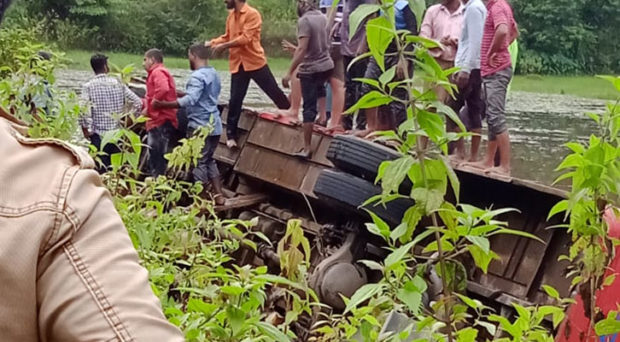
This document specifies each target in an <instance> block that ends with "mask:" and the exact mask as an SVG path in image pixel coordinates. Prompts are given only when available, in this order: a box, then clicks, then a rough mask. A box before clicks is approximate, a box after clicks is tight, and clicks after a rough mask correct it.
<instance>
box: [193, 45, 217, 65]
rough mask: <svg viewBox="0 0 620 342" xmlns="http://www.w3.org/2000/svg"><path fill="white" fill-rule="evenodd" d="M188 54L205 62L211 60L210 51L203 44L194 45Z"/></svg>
mask: <svg viewBox="0 0 620 342" xmlns="http://www.w3.org/2000/svg"><path fill="white" fill-rule="evenodd" d="M189 53H191V54H192V55H194V56H196V57H198V58H200V59H202V60H204V61H206V60H208V59H209V58H211V53H212V50H211V48H210V47H207V46H205V45H204V44H201V43H196V44H194V45H192V46H190V47H189Z"/></svg>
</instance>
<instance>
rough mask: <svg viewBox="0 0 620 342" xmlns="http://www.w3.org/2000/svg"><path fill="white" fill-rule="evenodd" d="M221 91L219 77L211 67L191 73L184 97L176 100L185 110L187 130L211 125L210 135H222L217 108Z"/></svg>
mask: <svg viewBox="0 0 620 342" xmlns="http://www.w3.org/2000/svg"><path fill="white" fill-rule="evenodd" d="M221 90H222V85H221V81H220V76H219V75H218V73H217V71H215V69H214V68H213V67H203V68H199V69H197V70H195V71H194V72H192V75H191V77H190V79H189V80H188V82H187V89H186V95H185V96H184V97H183V98H180V99H179V100H178V101H179V105H180V106H181V107H185V108H187V116H188V119H189V123H188V129H190V130H193V129H196V128H198V127H201V126H205V125H207V124H209V123H212V124H213V125H214V129H213V132H212V133H211V135H220V134H222V120H221V118H220V112H219V109H218V108H217V104H218V99H219V96H220V92H221ZM211 120H213V122H211Z"/></svg>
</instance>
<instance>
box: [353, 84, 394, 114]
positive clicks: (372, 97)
mask: <svg viewBox="0 0 620 342" xmlns="http://www.w3.org/2000/svg"><path fill="white" fill-rule="evenodd" d="M390 102H392V99H391V98H390V97H389V96H387V95H385V94H382V93H380V92H378V91H376V90H371V91H370V92H368V94H366V95H364V96H363V97H362V98H361V99H360V100H359V101H357V103H356V104H354V105H353V106H352V107H351V108H349V109H347V111H346V112H345V114H351V113H355V111H357V110H359V109H366V108H375V107H380V106H383V105H386V104H388V103H390Z"/></svg>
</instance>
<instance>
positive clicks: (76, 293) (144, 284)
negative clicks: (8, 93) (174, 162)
mask: <svg viewBox="0 0 620 342" xmlns="http://www.w3.org/2000/svg"><path fill="white" fill-rule="evenodd" d="M9 120H11V121H13V123H12V122H10V121H9ZM22 133H25V132H23V129H20V128H19V127H18V126H16V124H15V119H12V118H11V117H10V116H9V115H8V114H6V113H5V112H4V111H2V110H1V109H0V154H1V155H2V156H3V158H4V159H3V163H2V164H1V166H0V173H1V174H2V175H3V177H2V178H0V189H1V191H2V196H1V197H0V227H2V229H0V261H1V264H0V265H2V266H0V291H1V292H2V296H3V299H2V301H0V331H1V333H0V335H1V336H2V337H1V340H2V341H19V342H35V341H130V340H133V341H183V337H182V335H181V333H180V332H179V331H178V330H177V329H176V328H175V327H173V326H172V325H170V324H169V323H168V322H167V321H166V320H165V318H164V316H163V314H162V313H161V307H160V304H159V302H158V300H157V298H156V297H155V296H154V295H153V293H152V292H151V291H150V288H149V284H148V273H147V271H146V270H145V269H143V268H142V267H141V266H140V265H139V261H138V256H137V253H136V251H135V249H134V248H133V245H132V243H131V240H130V239H129V236H128V234H127V231H126V229H125V227H124V226H123V223H122V221H121V219H120V217H119V216H118V214H117V213H116V210H115V209H114V206H113V204H112V201H111V198H110V195H109V193H108V192H107V190H105V188H104V187H103V186H102V184H101V181H100V180H99V177H98V176H97V174H96V173H95V172H94V171H93V170H91V168H92V166H93V161H92V159H91V158H90V157H89V156H88V155H87V154H86V153H85V152H83V151H81V150H78V149H74V148H72V147H70V146H68V145H66V144H64V143H62V142H60V141H50V140H46V141H40V140H34V139H29V138H27V137H25V136H24V135H22Z"/></svg>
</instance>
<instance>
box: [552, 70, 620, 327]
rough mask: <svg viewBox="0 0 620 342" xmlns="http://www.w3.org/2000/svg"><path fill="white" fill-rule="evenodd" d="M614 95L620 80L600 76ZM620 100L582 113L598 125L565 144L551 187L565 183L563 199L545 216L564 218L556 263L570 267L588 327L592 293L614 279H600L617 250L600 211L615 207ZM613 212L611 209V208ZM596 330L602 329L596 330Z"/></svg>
mask: <svg viewBox="0 0 620 342" xmlns="http://www.w3.org/2000/svg"><path fill="white" fill-rule="evenodd" d="M601 78H604V79H606V80H608V81H609V82H611V83H612V84H613V86H614V87H615V88H616V89H617V90H618V92H619V93H620V78H618V77H610V76H602V77H601ZM619 101H620V96H618V101H616V102H612V103H609V104H608V105H607V111H606V112H604V113H602V114H600V115H599V114H588V116H589V117H590V118H591V119H592V120H593V121H594V122H595V123H596V125H597V126H598V132H597V134H592V135H591V136H590V139H589V140H588V141H587V142H586V143H581V142H571V143H567V144H566V147H567V148H568V149H570V151H571V152H572V153H571V154H569V155H568V156H566V158H564V161H563V162H562V163H561V164H560V165H559V166H558V168H557V170H558V171H562V172H563V175H561V176H560V177H559V178H558V179H557V181H556V182H560V181H563V180H566V179H569V180H570V181H571V192H570V194H569V196H568V199H566V200H563V201H560V202H559V203H557V204H556V205H555V206H554V207H553V208H552V209H551V211H550V213H549V217H553V216H555V215H558V214H560V213H564V219H565V220H566V219H569V222H568V224H563V225H560V226H559V227H561V228H566V229H567V231H568V233H569V234H571V237H572V242H573V244H572V245H571V247H570V250H569V255H566V256H562V257H561V259H563V260H568V261H570V262H571V272H570V273H569V276H570V277H572V278H573V281H572V283H573V285H574V286H578V287H580V288H581V289H586V291H583V292H582V293H588V294H589V297H587V298H583V300H584V303H585V304H584V305H585V306H586V307H587V308H588V312H589V313H590V317H589V318H590V322H591V324H594V323H595V322H596V321H595V317H596V316H597V313H598V312H599V310H598V308H596V292H597V290H598V289H600V288H602V287H605V286H609V285H610V284H611V283H613V281H614V280H615V275H613V274H612V275H611V276H607V277H605V273H606V271H607V270H608V265H609V263H610V261H611V259H612V258H613V254H614V253H613V252H612V251H610V249H612V248H615V246H616V245H617V244H616V243H615V240H614V239H612V238H611V237H610V236H609V227H608V225H607V222H606V221H605V220H604V218H603V213H604V211H605V210H616V209H617V208H618V207H620V197H619V194H620V191H619V190H620V105H619ZM614 208H615V209H614ZM601 329H602V328H601Z"/></svg>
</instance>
